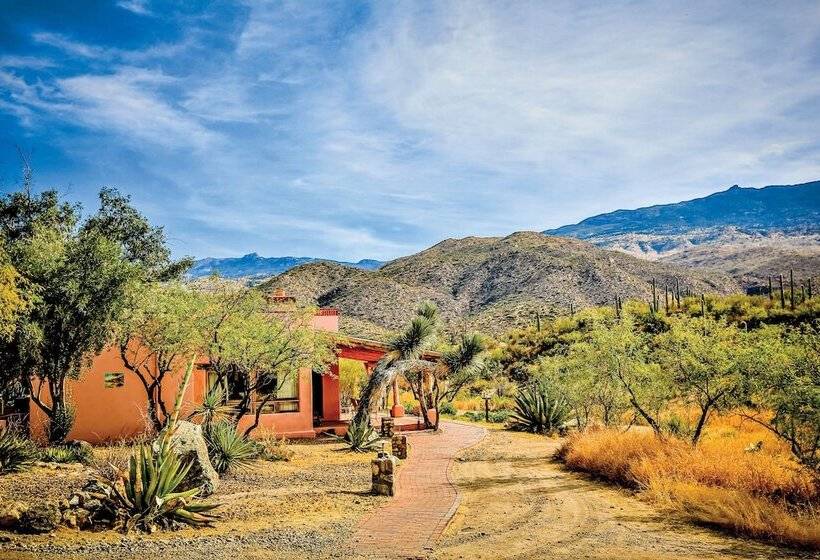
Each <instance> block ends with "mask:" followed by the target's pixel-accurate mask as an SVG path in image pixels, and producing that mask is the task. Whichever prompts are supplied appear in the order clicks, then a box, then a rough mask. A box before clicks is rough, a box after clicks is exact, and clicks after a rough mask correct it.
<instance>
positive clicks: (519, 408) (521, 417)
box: [510, 380, 569, 434]
mask: <svg viewBox="0 0 820 560" xmlns="http://www.w3.org/2000/svg"><path fill="white" fill-rule="evenodd" d="M553 393H554V391H553V390H552V388H551V387H550V385H549V384H548V383H547V382H545V381H543V380H539V381H536V382H534V383H532V384H530V385H528V386H526V387H524V388H522V389H521V390H520V391H519V392H518V394H517V395H516V396H515V411H514V412H513V414H512V416H510V429H513V430H518V431H522V432H533V433H537V434H551V433H554V432H555V431H557V430H558V429H559V428H560V427H561V424H563V423H564V422H565V421H566V419H567V417H568V416H569V405H568V404H567V400H566V399H565V398H564V397H563V396H561V395H558V394H553Z"/></svg>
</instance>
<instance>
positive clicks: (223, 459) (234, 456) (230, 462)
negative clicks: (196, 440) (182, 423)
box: [205, 422, 260, 474]
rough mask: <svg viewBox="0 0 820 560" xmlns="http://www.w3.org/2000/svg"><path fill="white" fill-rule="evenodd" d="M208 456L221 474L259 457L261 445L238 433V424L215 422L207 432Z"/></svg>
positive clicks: (243, 465) (241, 466) (246, 464)
mask: <svg viewBox="0 0 820 560" xmlns="http://www.w3.org/2000/svg"><path fill="white" fill-rule="evenodd" d="M205 441H206V443H207V444H208V456H209V457H210V458H211V464H212V465H213V466H214V469H215V470H216V472H218V473H219V474H225V473H226V472H229V471H235V470H237V469H241V468H243V467H247V466H248V465H249V464H250V463H251V462H252V461H253V460H254V459H256V458H258V457H259V452H260V449H259V446H258V445H257V444H256V442H255V441H253V440H252V439H250V438H247V437H245V436H243V435H242V434H239V433H237V431H236V426H234V425H233V424H229V423H227V422H220V423H218V424H214V425H213V426H211V428H210V429H209V430H208V431H207V432H205Z"/></svg>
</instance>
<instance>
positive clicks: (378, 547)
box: [350, 422, 486, 558]
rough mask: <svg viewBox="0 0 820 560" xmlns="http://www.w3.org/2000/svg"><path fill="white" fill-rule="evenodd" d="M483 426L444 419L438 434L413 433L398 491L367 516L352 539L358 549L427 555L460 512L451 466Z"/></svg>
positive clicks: (394, 554)
mask: <svg viewBox="0 0 820 560" xmlns="http://www.w3.org/2000/svg"><path fill="white" fill-rule="evenodd" d="M485 434H486V430H485V429H484V428H480V427H478V426H470V425H465V424H456V423H453V422H442V423H441V432H440V433H438V434H434V433H430V432H422V433H416V434H412V433H411V434H409V435H408V437H407V439H408V441H409V443H410V446H411V448H410V457H409V458H408V459H407V460H406V461H404V462H403V464H402V465H401V467H400V468H399V473H398V477H397V480H396V495H395V496H394V497H393V499H392V500H390V502H389V503H387V504H386V505H384V506H382V507H381V508H379V509H377V510H376V511H375V512H373V514H371V515H370V516H368V517H366V518H364V519H363V520H362V522H361V523H360V524H359V527H358V528H357V529H356V532H355V533H354V534H353V536H352V538H351V542H350V544H351V546H352V547H353V548H354V549H355V551H356V552H357V553H361V554H366V555H371V556H374V557H376V558H419V557H421V558H423V557H425V556H426V555H427V554H428V553H429V552H430V551H431V550H432V545H433V542H434V541H435V540H436V538H437V537H438V536H439V535H441V532H442V531H443V530H444V528H445V527H446V526H447V523H449V521H450V519H451V518H452V517H453V514H455V512H456V509H457V508H458V503H459V498H460V497H459V493H458V490H457V488H456V487H455V485H453V483H452V482H451V481H450V476H449V473H450V465H451V463H452V462H453V457H455V456H456V455H457V454H458V452H459V451H461V450H462V449H464V448H466V447H470V446H471V445H475V444H476V443H478V442H479V441H481V439H482V438H483V437H484V435H485Z"/></svg>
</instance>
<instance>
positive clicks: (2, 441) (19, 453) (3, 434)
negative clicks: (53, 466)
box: [0, 428, 38, 474]
mask: <svg viewBox="0 0 820 560" xmlns="http://www.w3.org/2000/svg"><path fill="white" fill-rule="evenodd" d="M37 456H38V453H37V447H36V446H35V445H34V444H33V443H32V442H31V440H29V439H28V438H25V437H23V436H22V435H20V434H18V433H17V432H15V431H14V430H11V429H8V428H5V429H4V430H2V431H0V474H4V473H11V472H20V471H24V470H27V469H28V468H30V467H31V465H32V463H33V462H34V461H36V460H37Z"/></svg>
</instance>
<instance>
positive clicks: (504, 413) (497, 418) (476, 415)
mask: <svg viewBox="0 0 820 560" xmlns="http://www.w3.org/2000/svg"><path fill="white" fill-rule="evenodd" d="M513 414H515V413H514V412H513V411H512V410H491V411H490V413H489V414H488V415H487V416H488V417H489V421H490V422H491V423H493V424H503V423H504V422H507V421H508V420H509V419H510V418H511V417H512V416H513ZM464 418H466V419H468V420H472V421H473V422H484V421H485V415H484V413H483V412H478V411H475V410H468V411H467V412H465V413H464Z"/></svg>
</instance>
